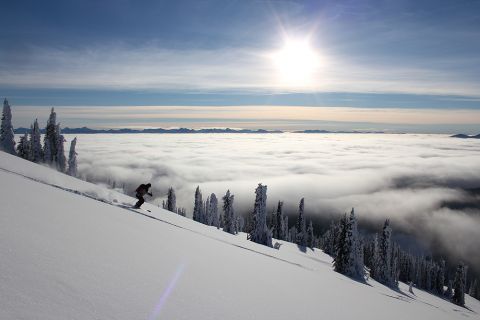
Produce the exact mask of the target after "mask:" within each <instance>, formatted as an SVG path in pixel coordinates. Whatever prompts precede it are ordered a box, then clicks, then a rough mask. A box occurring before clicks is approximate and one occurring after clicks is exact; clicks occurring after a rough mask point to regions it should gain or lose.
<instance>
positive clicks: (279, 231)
mask: <svg viewBox="0 0 480 320" xmlns="http://www.w3.org/2000/svg"><path fill="white" fill-rule="evenodd" d="M282 224H283V202H282V201H278V205H277V212H276V214H275V217H274V223H273V237H274V238H275V239H278V240H284V233H283V231H284V228H283V226H282Z"/></svg>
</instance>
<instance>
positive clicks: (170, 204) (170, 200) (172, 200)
mask: <svg viewBox="0 0 480 320" xmlns="http://www.w3.org/2000/svg"><path fill="white" fill-rule="evenodd" d="M165 206H166V209H167V210H168V211H172V212H177V197H176V196H175V190H173V188H172V187H170V188H168V193H167V203H166V204H165Z"/></svg>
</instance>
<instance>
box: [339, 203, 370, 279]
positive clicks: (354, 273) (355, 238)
mask: <svg viewBox="0 0 480 320" xmlns="http://www.w3.org/2000/svg"><path fill="white" fill-rule="evenodd" d="M334 267H335V271H337V272H340V273H343V274H345V275H347V276H350V277H354V278H358V279H363V278H364V276H365V275H364V263H363V247H362V245H361V242H360V236H359V234H358V227H357V219H356V217H355V211H354V209H352V211H351V212H350V217H349V218H347V216H346V215H345V216H344V217H343V219H342V220H341V221H340V233H339V235H338V248H337V255H336V257H335V260H334Z"/></svg>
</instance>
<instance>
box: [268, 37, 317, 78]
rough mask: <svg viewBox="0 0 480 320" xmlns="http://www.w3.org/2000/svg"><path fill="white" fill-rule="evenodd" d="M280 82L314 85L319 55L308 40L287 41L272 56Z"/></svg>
mask: <svg viewBox="0 0 480 320" xmlns="http://www.w3.org/2000/svg"><path fill="white" fill-rule="evenodd" d="M272 60H273V63H274V65H275V67H276V69H277V70H278V73H279V75H280V80H281V81H282V82H285V83H287V84H290V85H298V86H302V85H307V84H312V82H313V75H314V74H315V72H316V71H317V69H318V67H319V55H318V53H317V52H316V50H315V49H313V47H312V46H311V45H310V42H309V41H308V39H301V40H298V39H287V40H285V43H284V45H283V47H282V48H281V49H280V50H278V51H277V52H274V53H273V55H272Z"/></svg>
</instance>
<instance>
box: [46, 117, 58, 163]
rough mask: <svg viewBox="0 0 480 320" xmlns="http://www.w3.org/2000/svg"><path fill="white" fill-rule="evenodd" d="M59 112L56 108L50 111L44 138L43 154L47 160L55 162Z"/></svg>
mask: <svg viewBox="0 0 480 320" xmlns="http://www.w3.org/2000/svg"><path fill="white" fill-rule="evenodd" d="M56 129H57V114H56V113H55V110H54V108H52V110H51V111H50V117H49V118H48V121H47V127H46V128H45V136H44V139H43V154H44V158H45V162H46V163H49V164H53V163H54V162H55V161H56V155H57V133H56Z"/></svg>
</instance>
